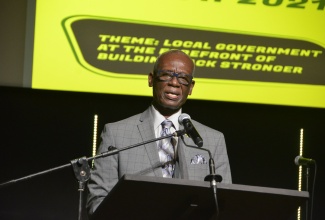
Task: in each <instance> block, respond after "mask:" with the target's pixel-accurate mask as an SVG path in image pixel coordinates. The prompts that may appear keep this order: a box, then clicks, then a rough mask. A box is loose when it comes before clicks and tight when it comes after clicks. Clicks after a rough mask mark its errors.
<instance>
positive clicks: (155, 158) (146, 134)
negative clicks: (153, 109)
mask: <svg viewBox="0 0 325 220" xmlns="http://www.w3.org/2000/svg"><path fill="white" fill-rule="evenodd" d="M138 129H139V132H140V135H141V137H142V140H143V141H148V140H151V139H153V138H154V137H155V133H154V128H153V119H152V115H151V114H150V110H149V108H148V109H147V110H146V111H144V112H143V113H142V115H141V117H140V123H139V125H138ZM144 147H145V149H146V151H147V154H148V157H149V160H150V164H151V166H152V169H153V171H154V173H155V176H157V177H162V171H161V163H160V160H159V155H158V150H157V144H156V142H152V143H148V144H145V145H144Z"/></svg>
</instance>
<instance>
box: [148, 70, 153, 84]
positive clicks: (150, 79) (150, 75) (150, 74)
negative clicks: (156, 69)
mask: <svg viewBox="0 0 325 220" xmlns="http://www.w3.org/2000/svg"><path fill="white" fill-rule="evenodd" d="M152 85H153V74H152V73H151V72H150V73H149V74H148V86H149V87H152Z"/></svg>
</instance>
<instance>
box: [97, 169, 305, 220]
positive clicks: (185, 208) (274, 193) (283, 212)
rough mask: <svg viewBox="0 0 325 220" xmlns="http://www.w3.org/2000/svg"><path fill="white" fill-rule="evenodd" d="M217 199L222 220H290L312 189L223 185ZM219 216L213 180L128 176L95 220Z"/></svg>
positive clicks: (108, 199) (117, 185)
mask: <svg viewBox="0 0 325 220" xmlns="http://www.w3.org/2000/svg"><path fill="white" fill-rule="evenodd" d="M217 198H218V203H219V211H220V213H219V220H239V219H240V220H243V219H249V220H255V219H256V220H274V219H277V220H288V219H291V217H294V216H295V215H296V211H297V209H298V207H299V206H302V205H304V204H305V202H306V201H307V200H308V198H309V193H308V192H300V191H296V190H288V189H277V188H267V187H257V186H247V185H238V184H222V183H218V184H217ZM167 210H168V211H167ZM214 214H215V203H214V197H213V191H212V189H211V187H210V183H209V182H204V181H194V180H184V179H169V178H160V177H148V176H137V175H124V176H123V177H122V178H121V179H120V180H119V182H118V183H117V184H116V186H115V187H114V188H113V189H112V191H111V192H110V193H109V194H108V196H107V197H106V198H105V200H104V201H103V202H102V204H101V205H100V206H99V207H98V209H97V210H96V212H95V213H94V215H93V218H92V219H94V220H101V219H212V218H213V215H214Z"/></svg>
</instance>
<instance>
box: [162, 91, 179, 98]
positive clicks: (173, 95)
mask: <svg viewBox="0 0 325 220" xmlns="http://www.w3.org/2000/svg"><path fill="white" fill-rule="evenodd" d="M165 94H166V97H167V98H168V99H171V100H177V99H178V97H179V94H177V93H173V92H166V93H165Z"/></svg>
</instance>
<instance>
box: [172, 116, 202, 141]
mask: <svg viewBox="0 0 325 220" xmlns="http://www.w3.org/2000/svg"><path fill="white" fill-rule="evenodd" d="M178 122H179V123H180V124H181V125H183V126H184V129H185V131H186V134H187V135H188V136H189V137H190V138H192V140H193V141H194V143H195V144H196V145H197V146H198V147H202V146H203V140H202V138H201V136H200V135H199V133H198V132H197V130H196V129H195V127H194V126H193V124H192V122H191V117H190V116H189V115H188V114H186V113H182V114H181V115H180V116H179V117H178Z"/></svg>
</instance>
